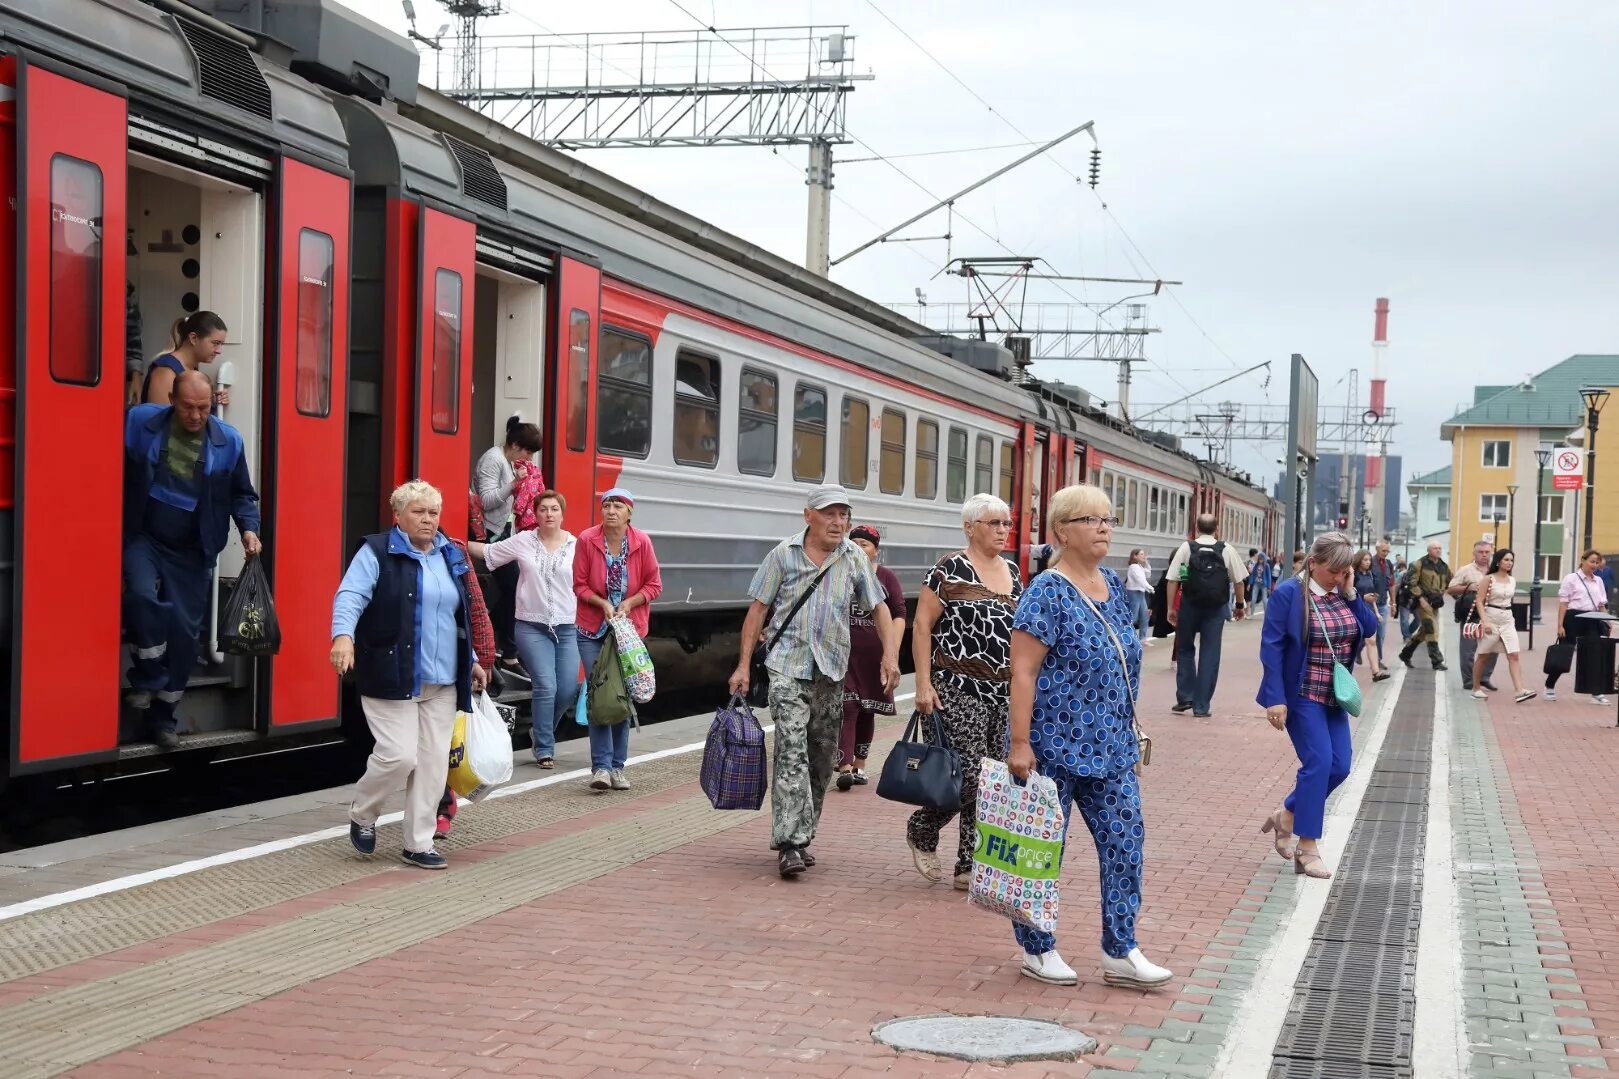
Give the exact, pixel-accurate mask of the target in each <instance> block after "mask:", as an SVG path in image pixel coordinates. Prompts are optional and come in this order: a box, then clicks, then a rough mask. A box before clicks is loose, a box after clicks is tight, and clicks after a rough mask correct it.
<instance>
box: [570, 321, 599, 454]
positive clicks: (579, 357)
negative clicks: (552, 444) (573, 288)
mask: <svg viewBox="0 0 1619 1079" xmlns="http://www.w3.org/2000/svg"><path fill="white" fill-rule="evenodd" d="M604 337H605V335H604ZM564 379H565V381H564V383H563V387H564V389H566V391H567V393H568V400H567V402H566V405H567V409H568V412H567V420H566V422H565V424H564V431H563V435H564V438H565V439H566V441H567V443H568V449H569V450H572V451H573V452H574V453H583V452H584V450H585V442H586V437H587V432H588V431H589V429H590V316H589V315H588V314H586V313H585V312H584V311H581V310H579V309H578V308H577V307H576V308H574V309H573V310H572V311H571V312H569V314H568V373H567V374H566V375H565V376H564Z"/></svg>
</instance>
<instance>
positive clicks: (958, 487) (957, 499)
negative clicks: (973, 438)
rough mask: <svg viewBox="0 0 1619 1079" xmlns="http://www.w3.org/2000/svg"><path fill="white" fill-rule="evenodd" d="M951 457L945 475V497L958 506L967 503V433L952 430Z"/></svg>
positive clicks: (955, 429) (956, 429) (958, 429)
mask: <svg viewBox="0 0 1619 1079" xmlns="http://www.w3.org/2000/svg"><path fill="white" fill-rule="evenodd" d="M949 449H950V457H949V460H948V462H947V464H946V468H945V475H944V497H945V499H946V500H947V501H949V502H954V503H956V504H957V505H960V504H961V503H963V502H965V501H967V432H966V431H963V430H962V429H961V428H959V427H952V428H950V447H949Z"/></svg>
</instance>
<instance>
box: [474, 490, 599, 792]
mask: <svg viewBox="0 0 1619 1079" xmlns="http://www.w3.org/2000/svg"><path fill="white" fill-rule="evenodd" d="M534 503H535V507H534V508H535V518H536V520H537V521H538V523H537V524H536V526H535V527H534V528H531V529H528V530H526V531H523V532H518V533H517V534H516V535H513V536H510V537H508V538H507V539H503V540H500V541H499V542H496V543H476V542H474V543H472V544H469V545H468V546H469V549H470V550H471V552H472V555H473V557H475V558H481V559H483V561H484V563H485V564H486V565H487V566H489V567H490V568H491V569H499V568H500V567H503V566H506V565H512V564H515V565H516V566H517V601H516V606H515V608H514V613H515V615H516V619H517V621H516V623H515V625H514V627H513V637H514V639H515V640H516V642H517V651H518V654H519V655H521V656H522V657H523V669H524V670H525V671H527V672H528V677H529V683H530V686H531V690H530V694H529V703H530V713H531V715H532V717H533V738H534V746H533V753H534V761H535V763H536V764H538V765H539V766H540V767H541V768H545V769H549V768H553V767H555V762H556V746H557V721H558V720H560V719H561V718H562V717H563V716H564V715H566V714H567V712H568V710H569V709H571V708H572V707H573V704H574V700H575V699H576V698H577V697H578V695H579V635H578V632H577V631H576V630H575V629H574V618H575V617H576V615H577V612H578V607H579V600H578V597H576V596H575V595H574V592H573V556H574V551H575V549H576V546H577V542H576V540H575V539H574V536H573V535H572V533H570V532H567V531H565V530H564V529H563V527H562V515H563V512H564V509H565V507H566V505H567V502H566V500H565V499H564V498H563V497H562V495H560V494H559V493H557V492H556V491H545V492H543V493H542V494H541V495H540V496H539V497H538V498H536V499H535V500H534ZM610 778H611V777H609V779H610Z"/></svg>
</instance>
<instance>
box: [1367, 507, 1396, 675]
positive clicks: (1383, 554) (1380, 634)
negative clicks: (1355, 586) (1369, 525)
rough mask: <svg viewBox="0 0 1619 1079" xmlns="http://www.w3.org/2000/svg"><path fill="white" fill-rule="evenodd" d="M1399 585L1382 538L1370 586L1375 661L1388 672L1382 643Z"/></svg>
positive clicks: (1391, 615)
mask: <svg viewBox="0 0 1619 1079" xmlns="http://www.w3.org/2000/svg"><path fill="white" fill-rule="evenodd" d="M1399 583H1400V574H1399V571H1398V570H1397V569H1395V568H1394V562H1393V561H1392V560H1391V559H1390V558H1389V538H1388V537H1387V536H1384V537H1383V538H1382V539H1380V540H1378V541H1377V550H1376V551H1375V552H1374V553H1373V555H1372V586H1373V593H1374V594H1375V595H1376V596H1377V604H1376V606H1377V661H1378V662H1379V663H1380V664H1382V666H1383V669H1384V670H1388V666H1389V664H1388V660H1387V658H1386V657H1385V653H1384V651H1383V641H1384V639H1385V638H1386V637H1387V635H1388V633H1387V631H1388V625H1389V623H1390V622H1391V621H1392V620H1393V619H1394V618H1395V612H1396V608H1397V605H1396V604H1395V603H1394V602H1393V599H1394V593H1395V590H1396V589H1397V588H1398V587H1399ZM1402 640H1403V638H1402Z"/></svg>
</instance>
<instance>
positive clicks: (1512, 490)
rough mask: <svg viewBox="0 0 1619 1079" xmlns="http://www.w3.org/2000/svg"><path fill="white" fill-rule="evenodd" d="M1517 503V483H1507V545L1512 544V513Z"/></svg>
mask: <svg viewBox="0 0 1619 1079" xmlns="http://www.w3.org/2000/svg"><path fill="white" fill-rule="evenodd" d="M1517 505H1518V485H1517V484H1516V483H1509V484H1507V546H1508V547H1511V546H1512V515H1513V513H1515V512H1516V507H1517Z"/></svg>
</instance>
